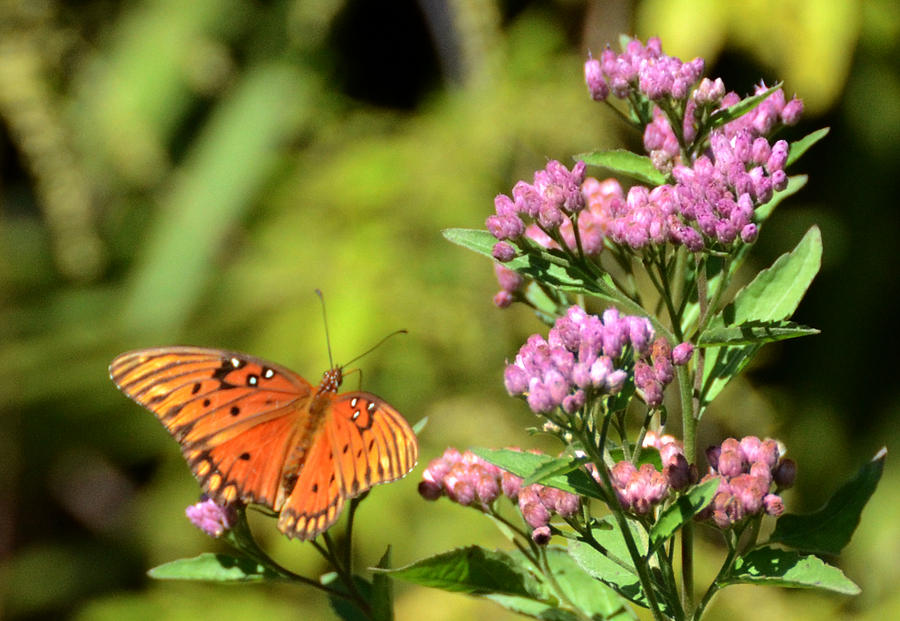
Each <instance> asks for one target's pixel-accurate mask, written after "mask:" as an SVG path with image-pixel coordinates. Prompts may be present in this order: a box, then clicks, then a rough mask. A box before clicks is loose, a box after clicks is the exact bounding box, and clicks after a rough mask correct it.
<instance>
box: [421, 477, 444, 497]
mask: <svg viewBox="0 0 900 621" xmlns="http://www.w3.org/2000/svg"><path fill="white" fill-rule="evenodd" d="M442 491H443V490H442V488H441V486H440V485H438V484H437V483H435V482H433V481H425V480H422V481H420V482H419V495H420V496H422V498H424V499H425V500H437V499H438V498H440V497H441V494H442Z"/></svg>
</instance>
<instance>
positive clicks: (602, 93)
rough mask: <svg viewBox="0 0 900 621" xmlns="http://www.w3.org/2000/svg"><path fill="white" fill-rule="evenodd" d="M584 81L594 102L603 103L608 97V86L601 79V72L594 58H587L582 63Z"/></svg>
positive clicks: (598, 62) (597, 61) (598, 63)
mask: <svg viewBox="0 0 900 621" xmlns="http://www.w3.org/2000/svg"><path fill="white" fill-rule="evenodd" d="M584 81H585V83H586V84H587V87H588V92H589V93H590V94H591V99H593V100H594V101H603V100H604V99H606V98H607V97H608V96H609V85H608V84H607V83H606V81H605V80H604V79H603V70H602V69H601V67H600V61H599V60H597V59H596V58H590V57H589V58H588V59H587V62H585V63H584Z"/></svg>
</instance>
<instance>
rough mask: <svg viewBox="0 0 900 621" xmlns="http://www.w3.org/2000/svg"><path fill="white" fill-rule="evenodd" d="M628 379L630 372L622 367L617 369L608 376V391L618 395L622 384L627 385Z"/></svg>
mask: <svg viewBox="0 0 900 621" xmlns="http://www.w3.org/2000/svg"><path fill="white" fill-rule="evenodd" d="M627 379H628V373H626V372H625V371H623V370H622V369H616V370H615V371H613V372H612V373H610V374H609V375H607V376H606V389H607V392H609V394H611V395H616V394H618V393H619V391H620V390H622V386H624V385H625V380H627Z"/></svg>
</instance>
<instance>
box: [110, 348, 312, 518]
mask: <svg viewBox="0 0 900 621" xmlns="http://www.w3.org/2000/svg"><path fill="white" fill-rule="evenodd" d="M109 374H110V377H111V378H112V380H113V381H114V382H115V384H116V386H118V387H119V389H120V390H121V391H122V392H124V393H125V394H126V395H127V396H128V397H130V398H131V399H133V400H134V401H136V402H137V403H139V404H140V405H142V406H144V407H146V408H147V409H149V410H150V411H152V412H153V413H154V414H155V415H156V416H157V418H159V420H160V421H161V422H162V424H163V425H164V426H165V427H166V429H167V430H168V431H169V433H171V434H172V436H173V437H174V438H175V440H177V441H178V443H179V444H180V445H181V449H182V453H183V454H184V456H185V459H186V460H187V462H188V464H189V465H190V467H191V471H192V472H193V473H194V476H196V477H197V479H198V480H199V481H200V483H201V485H202V487H203V489H204V491H205V492H206V493H207V494H208V495H209V496H210V497H211V498H212V499H213V500H215V501H216V502H218V503H220V504H227V503H231V502H234V501H235V500H238V499H239V500H241V501H242V502H245V503H251V502H252V503H257V504H261V505H265V506H268V507H274V504H275V501H276V498H277V497H278V495H279V489H280V488H281V487H282V483H283V474H284V473H283V470H284V464H285V461H286V459H287V458H288V456H289V455H290V454H291V452H292V450H293V447H294V446H295V445H296V444H297V442H298V440H299V439H300V438H299V435H300V434H301V431H300V429H301V427H300V425H299V422H300V420H301V418H302V417H303V416H304V412H305V411H306V409H307V404H308V402H309V400H310V399H311V396H312V393H313V388H312V386H311V385H310V384H309V382H307V381H306V380H305V379H303V378H302V377H300V376H299V375H297V374H296V373H294V372H293V371H290V370H289V369H286V368H284V367H281V366H279V365H276V364H272V363H270V362H266V361H264V360H260V359H258V358H253V357H251V356H247V355H246V354H240V353H236V352H229V351H223V350H219V349H203V348H198V347H171V348H158V349H142V350H138V351H133V352H128V353H125V354H122V355H120V356H118V357H117V358H116V359H115V360H113V362H112V364H110V367H109Z"/></svg>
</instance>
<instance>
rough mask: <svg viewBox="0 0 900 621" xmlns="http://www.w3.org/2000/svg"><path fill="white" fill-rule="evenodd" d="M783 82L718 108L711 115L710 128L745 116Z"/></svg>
mask: <svg viewBox="0 0 900 621" xmlns="http://www.w3.org/2000/svg"><path fill="white" fill-rule="evenodd" d="M782 84H783V83H782V82H779V83H778V84H776V85H775V86H772V87H771V88H769V89H768V90H766V91H765V92H762V93H759V94H758V95H752V96H750V97H745V98H744V99H742V100H740V101H739V102H737V103H736V104H734V105H733V106H728V107H727V108H725V109H724V110H717V111H716V112H715V113H713V115H712V116H711V117H709V129H715V128H717V127H721V126H722V125H725V124H726V123H730V122H731V121H733V120H735V119H737V118H740V117H742V116H744V115H745V114H747V113H748V112H750V111H751V110H753V109H754V108H755V107H756V106H758V105H759V104H761V103H762V102H763V100H765V99H766V98H767V97H768V96H769V95H771V94H772V93H774V92H775V91H777V90H778V89H779V88H781V85H782Z"/></svg>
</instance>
